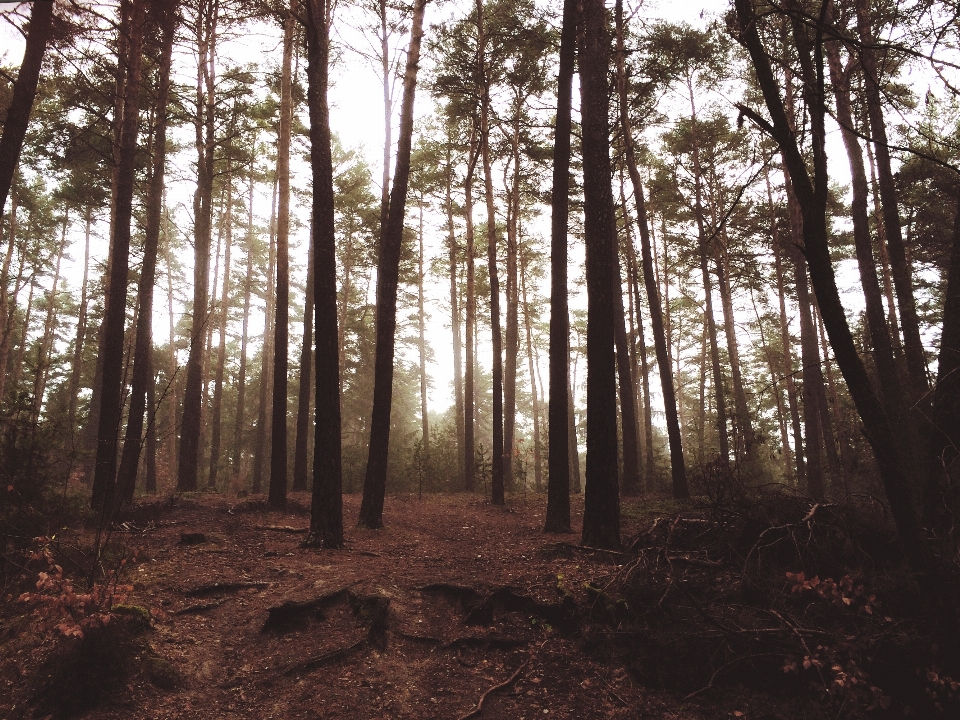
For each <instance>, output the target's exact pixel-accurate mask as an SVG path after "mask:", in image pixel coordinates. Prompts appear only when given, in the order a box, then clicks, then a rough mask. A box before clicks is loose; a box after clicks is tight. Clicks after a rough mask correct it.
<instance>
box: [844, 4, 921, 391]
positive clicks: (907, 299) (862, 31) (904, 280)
mask: <svg viewBox="0 0 960 720" xmlns="http://www.w3.org/2000/svg"><path fill="white" fill-rule="evenodd" d="M855 5H856V9H857V31H858V33H859V35H860V40H861V44H860V46H859V51H860V52H859V56H860V67H861V69H862V72H863V80H864V83H863V84H864V91H865V92H864V96H865V98H866V101H867V116H868V117H869V119H870V130H871V135H872V136H873V145H874V152H875V153H876V161H877V175H878V177H879V181H880V182H879V185H880V202H881V204H882V205H883V226H884V230H885V233H886V239H887V243H888V246H889V250H890V261H891V265H892V268H893V284H894V286H895V287H896V289H897V303H898V304H899V309H900V323H901V326H902V329H903V338H904V351H905V354H906V357H907V374H908V376H909V378H910V399H911V400H913V401H914V402H917V401H920V402H922V404H924V405H925V404H926V400H925V399H924V396H925V394H926V392H927V361H926V358H925V357H924V354H923V341H922V339H921V337H920V321H919V318H918V316H917V304H916V299H915V298H914V295H913V270H912V268H911V267H910V262H909V261H908V260H907V254H906V248H905V246H904V243H903V233H902V231H901V229H900V210H899V207H898V205H897V187H896V183H895V181H894V177H893V170H892V168H891V164H890V149H889V146H888V143H887V126H886V123H885V122H884V119H883V100H882V98H881V95H880V75H879V71H878V69H877V58H876V54H875V49H874V48H875V45H876V40H875V38H874V34H873V26H872V18H871V11H870V4H869V3H868V2H866V0H856V3H855Z"/></svg>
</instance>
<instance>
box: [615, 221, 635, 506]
mask: <svg viewBox="0 0 960 720" xmlns="http://www.w3.org/2000/svg"><path fill="white" fill-rule="evenodd" d="M615 239H616V238H615ZM618 246H619V243H617V242H614V250H613V273H612V274H613V289H612V293H613V312H614V320H613V323H614V328H613V331H614V345H615V349H616V363H617V387H618V390H619V397H620V428H621V430H620V432H621V436H622V438H623V492H624V494H627V495H637V494H638V493H639V492H640V452H639V449H638V447H637V402H636V395H635V393H634V383H633V372H632V370H631V368H630V353H629V350H628V348H627V328H626V324H625V323H626V318H625V315H626V313H625V312H624V309H623V285H622V284H621V280H620V252H619V247H618Z"/></svg>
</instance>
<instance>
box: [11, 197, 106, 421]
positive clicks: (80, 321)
mask: <svg viewBox="0 0 960 720" xmlns="http://www.w3.org/2000/svg"><path fill="white" fill-rule="evenodd" d="M92 223H93V206H92V205H88V206H87V208H86V216H85V218H84V242H83V282H82V284H81V285H80V308H79V312H78V315H77V334H76V337H75V338H74V341H73V360H72V362H71V363H70V381H69V383H68V384H67V427H68V428H69V432H70V433H71V435H72V434H73V433H74V432H75V430H74V428H76V426H77V400H78V397H77V396H78V394H79V392H80V378H81V375H82V373H83V346H84V341H85V339H86V335H87V282H88V281H89V279H90V229H91V225H92ZM5 276H6V273H4V279H3V281H0V282H3V285H4V290H6V282H5V280H6V277H5ZM3 310H4V308H3V303H0V322H3V320H2V319H3V318H4V311H3ZM2 368H3V364H2V363H0V369H2ZM3 374H5V373H3V372H2V371H0V375H3ZM2 397H3V380H2V379H0V398H2Z"/></svg>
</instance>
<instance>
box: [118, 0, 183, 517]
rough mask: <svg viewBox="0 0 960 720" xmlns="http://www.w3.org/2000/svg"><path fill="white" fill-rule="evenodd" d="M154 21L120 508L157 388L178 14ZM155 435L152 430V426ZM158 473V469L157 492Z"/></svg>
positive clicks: (170, 11) (131, 484) (132, 482)
mask: <svg viewBox="0 0 960 720" xmlns="http://www.w3.org/2000/svg"><path fill="white" fill-rule="evenodd" d="M151 12H152V13H157V16H156V17H155V18H153V21H154V22H156V23H157V25H158V27H159V28H160V31H161V48H160V65H159V68H158V71H157V99H156V105H155V108H154V110H155V112H154V117H155V120H154V122H155V127H154V129H153V157H152V163H151V168H150V185H149V188H148V190H147V203H146V205H147V207H146V210H147V218H146V223H145V232H144V241H143V264H142V266H141V268H140V284H139V287H138V288H137V305H138V307H139V308H140V310H139V313H138V315H137V330H136V333H137V334H136V341H135V342H136V345H135V349H134V359H133V383H132V387H131V390H130V409H129V412H128V413H127V429H126V434H125V435H124V441H123V453H122V455H121V458H120V471H119V473H118V476H117V483H118V485H119V488H120V492H119V495H118V498H119V501H120V502H121V503H130V502H132V501H133V493H134V489H135V487H136V481H137V466H138V464H139V459H140V447H141V442H142V437H143V421H144V413H145V410H146V404H147V400H148V389H149V388H150V387H151V386H153V384H154V377H153V359H152V358H153V291H154V288H155V286H156V280H157V254H158V251H159V246H160V223H161V222H162V215H161V214H162V211H163V191H164V171H165V167H166V159H167V99H168V97H169V94H170V65H171V59H172V55H173V36H174V31H175V29H176V15H177V13H176V10H175V8H171V7H168V6H165V5H163V4H162V3H154V4H153V6H152V8H151ZM148 432H149V433H150V434H151V435H152V434H153V433H152V427H148ZM155 489H156V470H155V469H154V490H155Z"/></svg>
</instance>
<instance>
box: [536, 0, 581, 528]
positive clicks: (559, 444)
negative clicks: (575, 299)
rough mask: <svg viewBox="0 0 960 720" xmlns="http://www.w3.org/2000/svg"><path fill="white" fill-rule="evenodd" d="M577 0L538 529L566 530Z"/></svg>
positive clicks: (565, 39) (555, 241)
mask: <svg viewBox="0 0 960 720" xmlns="http://www.w3.org/2000/svg"><path fill="white" fill-rule="evenodd" d="M577 17H578V12H577V2H576V0H564V1H563V26H562V28H561V33H560V69H559V76H558V78H557V122H556V127H555V128H554V136H553V193H552V198H551V201H550V204H551V207H550V212H551V218H550V396H549V401H548V421H547V428H548V432H549V436H548V440H547V442H548V447H547V469H548V473H547V513H546V520H545V522H544V527H543V529H544V531H545V532H551V533H566V532H570V470H571V465H572V459H571V451H570V448H571V444H572V443H574V444H575V442H576V440H575V439H576V433H574V432H571V425H572V415H573V413H572V412H571V407H572V405H573V398H572V394H571V392H570V336H569V333H570V315H569V311H568V309H567V218H568V215H569V203H570V199H569V192H570V128H571V119H570V117H571V110H570V107H571V102H572V99H573V69H574V57H575V52H576V38H577V32H576V31H577Z"/></svg>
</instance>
